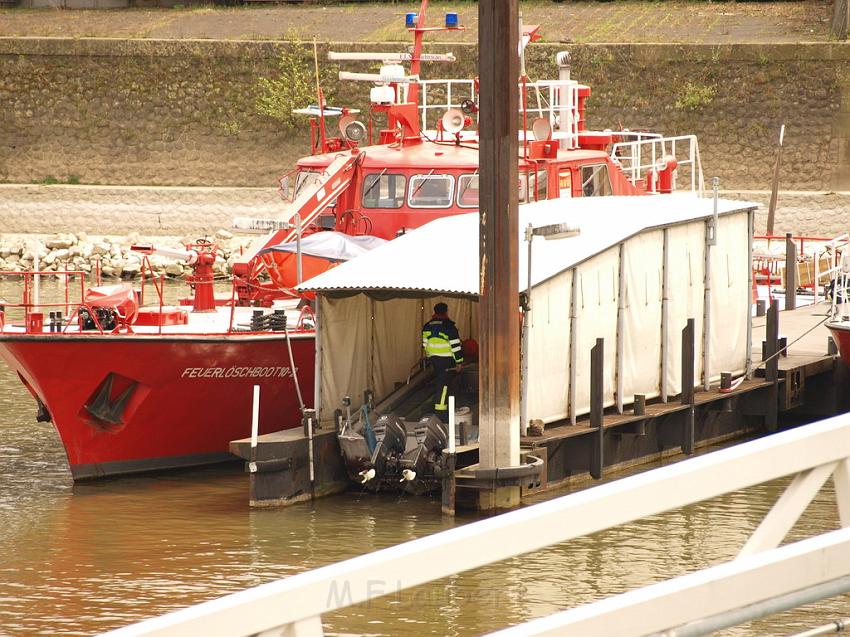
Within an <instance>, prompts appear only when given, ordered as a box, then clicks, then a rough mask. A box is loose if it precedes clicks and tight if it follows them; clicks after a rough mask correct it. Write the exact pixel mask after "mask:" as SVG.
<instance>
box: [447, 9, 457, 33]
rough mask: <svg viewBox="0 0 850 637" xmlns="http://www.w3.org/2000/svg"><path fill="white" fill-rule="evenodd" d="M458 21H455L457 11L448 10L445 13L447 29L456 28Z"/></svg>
mask: <svg viewBox="0 0 850 637" xmlns="http://www.w3.org/2000/svg"><path fill="white" fill-rule="evenodd" d="M457 27H458V21H457V13H454V12H450V13H447V14H446V28H447V29H457Z"/></svg>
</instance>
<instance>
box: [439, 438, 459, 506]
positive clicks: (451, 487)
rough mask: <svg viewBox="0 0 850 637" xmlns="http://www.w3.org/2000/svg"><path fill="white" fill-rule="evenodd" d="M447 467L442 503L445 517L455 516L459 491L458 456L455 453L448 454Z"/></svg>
mask: <svg viewBox="0 0 850 637" xmlns="http://www.w3.org/2000/svg"><path fill="white" fill-rule="evenodd" d="M444 457H445V460H446V462H445V465H444V471H445V473H444V474H443V489H442V502H441V507H442V511H443V515H452V516H453V515H454V514H455V492H456V489H457V482H456V481H455V466H456V462H457V455H456V454H454V453H450V454H446V455H445V456H444Z"/></svg>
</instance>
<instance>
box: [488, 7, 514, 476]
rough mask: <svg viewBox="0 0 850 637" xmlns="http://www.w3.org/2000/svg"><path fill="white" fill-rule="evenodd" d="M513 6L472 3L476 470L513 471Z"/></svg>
mask: <svg viewBox="0 0 850 637" xmlns="http://www.w3.org/2000/svg"><path fill="white" fill-rule="evenodd" d="M518 18H519V16H518V12H517V0H481V1H480V2H479V3H478V51H479V63H478V69H479V74H480V83H481V91H480V93H479V96H478V97H479V138H480V144H479V148H480V152H479V161H480V167H481V169H480V177H479V183H480V212H479V217H480V226H479V258H480V263H479V266H480V277H479V280H480V290H479V293H480V296H479V319H478V326H479V343H480V352H479V361H480V362H479V370H480V380H479V382H480V390H479V413H480V416H479V425H480V445H481V446H480V459H481V466H482V468H498V467H509V466H512V465H517V464H519V347H520V344H519V333H520V325H519V312H518V311H515V310H517V308H518V305H519V275H518V272H517V260H518V250H519V247H518V242H517V236H518V234H517V233H518V201H517V197H518V193H517V187H516V184H517V110H516V109H517V104H518V103H519V95H518V86H517V78H518V77H519V54H518V51H517V43H518V42H519V21H518Z"/></svg>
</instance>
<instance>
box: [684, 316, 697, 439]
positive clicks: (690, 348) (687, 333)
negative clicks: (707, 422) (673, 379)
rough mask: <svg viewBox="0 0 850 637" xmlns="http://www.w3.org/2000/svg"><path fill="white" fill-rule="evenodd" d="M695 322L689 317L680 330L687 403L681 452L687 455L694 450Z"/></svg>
mask: <svg viewBox="0 0 850 637" xmlns="http://www.w3.org/2000/svg"><path fill="white" fill-rule="evenodd" d="M695 332H696V322H695V321H694V319H692V318H689V319H688V323H687V324H686V325H685V328H684V329H683V330H682V404H683V405H688V410H687V411H686V412H685V423H684V432H683V435H682V452H683V453H686V454H688V455H690V454H692V453H693V452H694V397H695V392H694V359H695V345H694V338H695Z"/></svg>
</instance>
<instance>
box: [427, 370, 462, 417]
mask: <svg viewBox="0 0 850 637" xmlns="http://www.w3.org/2000/svg"><path fill="white" fill-rule="evenodd" d="M428 362H429V363H430V364H431V367H433V368H434V412H435V413H436V414H437V417H438V418H439V419H440V420H442V421H443V422H448V421H449V385H450V384H451V382H452V379H453V378H454V371H453V368H454V367H455V365H456V363H455V362H454V359H453V358H449V357H448V356H432V357H431V358H429V359H428Z"/></svg>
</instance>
